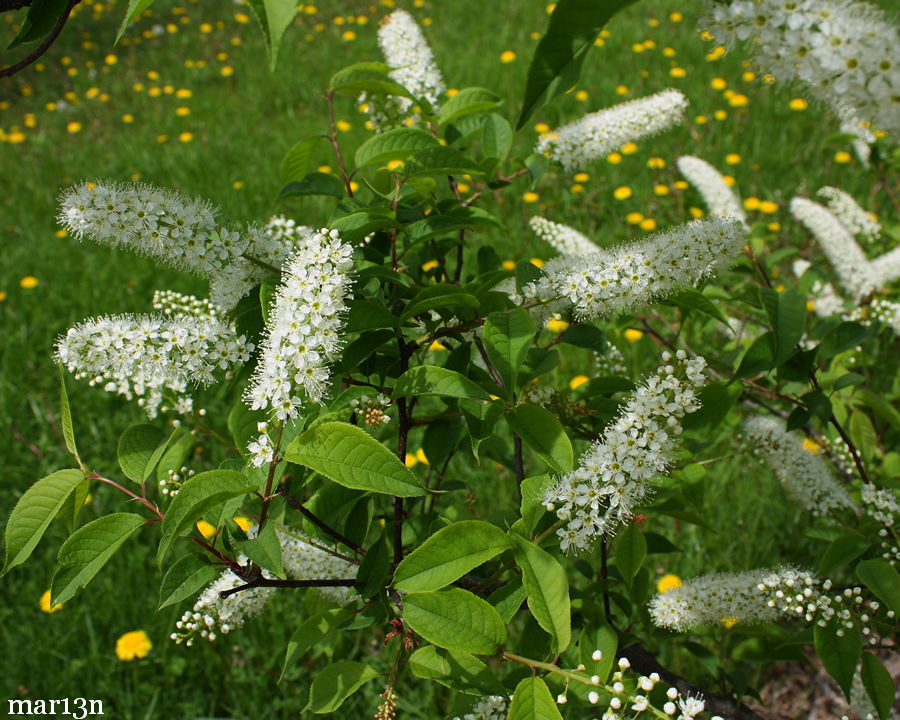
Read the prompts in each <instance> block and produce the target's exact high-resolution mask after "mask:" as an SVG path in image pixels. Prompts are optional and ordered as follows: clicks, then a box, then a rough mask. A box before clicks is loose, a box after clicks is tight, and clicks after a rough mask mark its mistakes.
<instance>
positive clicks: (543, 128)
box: [534, 122, 550, 134]
mask: <svg viewBox="0 0 900 720" xmlns="http://www.w3.org/2000/svg"><path fill="white" fill-rule="evenodd" d="M534 129H535V130H536V131H537V132H539V133H541V134H543V133H546V132H550V126H549V125H548V124H547V123H544V122H539V123H538V124H537V125H535V126H534Z"/></svg>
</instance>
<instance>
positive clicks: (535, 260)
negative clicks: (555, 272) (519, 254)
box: [528, 257, 544, 268]
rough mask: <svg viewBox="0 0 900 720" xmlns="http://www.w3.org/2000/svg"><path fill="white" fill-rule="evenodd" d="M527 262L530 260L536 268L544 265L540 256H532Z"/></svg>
mask: <svg viewBox="0 0 900 720" xmlns="http://www.w3.org/2000/svg"><path fill="white" fill-rule="evenodd" d="M528 262H530V263H531V264H532V265H534V266H535V267H536V268H542V267H544V261H543V260H541V259H540V258H536V257H534V258H531V259H530V260H529V261H528Z"/></svg>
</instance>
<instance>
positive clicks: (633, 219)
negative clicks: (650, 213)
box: [625, 212, 644, 225]
mask: <svg viewBox="0 0 900 720" xmlns="http://www.w3.org/2000/svg"><path fill="white" fill-rule="evenodd" d="M643 219H644V216H643V215H642V214H641V213H639V212H630V213H628V214H627V215H626V216H625V222H627V223H628V224H629V225H640V224H641V221H642V220H643Z"/></svg>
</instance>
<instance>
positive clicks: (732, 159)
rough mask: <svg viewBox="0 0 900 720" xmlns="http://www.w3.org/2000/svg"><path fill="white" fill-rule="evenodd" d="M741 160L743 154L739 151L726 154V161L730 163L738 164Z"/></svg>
mask: <svg viewBox="0 0 900 720" xmlns="http://www.w3.org/2000/svg"><path fill="white" fill-rule="evenodd" d="M740 161H741V156H740V155H738V154H737V153H728V154H727V155H726V156H725V162H726V163H727V164H728V165H737V164H738V163H739V162H740Z"/></svg>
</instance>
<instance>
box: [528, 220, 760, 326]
mask: <svg viewBox="0 0 900 720" xmlns="http://www.w3.org/2000/svg"><path fill="white" fill-rule="evenodd" d="M745 238H746V228H745V227H744V225H743V223H741V222H740V221H739V220H736V219H733V218H724V217H711V218H707V219H704V220H695V221H693V222H690V223H687V224H685V225H680V226H678V227H676V228H673V229H672V230H669V231H666V232H662V233H657V234H655V235H650V236H648V237H646V238H644V239H642V240H639V241H636V242H633V243H628V244H626V245H619V246H616V247H613V248H607V249H605V250H602V251H600V250H598V251H597V252H596V253H593V254H591V255H578V256H573V257H566V258H561V259H555V260H556V262H551V263H547V265H546V266H545V267H544V275H543V276H542V277H541V278H540V279H538V280H536V281H534V282H532V283H529V284H528V285H527V286H526V287H525V288H523V295H524V297H525V299H526V300H537V301H548V300H552V299H554V298H564V299H565V300H566V301H567V302H568V303H570V304H571V306H572V307H574V308H575V311H576V312H577V313H578V314H579V315H580V316H581V317H582V318H585V319H593V318H598V317H608V316H612V315H616V314H619V313H622V312H625V311H627V310H629V309H630V308H633V307H635V306H636V305H639V304H641V303H644V302H648V301H650V300H652V299H653V298H660V297H664V296H665V295H667V294H669V293H670V292H673V291H674V290H676V289H677V288H680V287H685V286H690V285H694V284H695V283H697V282H698V281H699V280H701V279H702V278H704V277H707V276H709V275H712V274H713V273H714V272H716V271H717V270H719V269H722V268H725V267H728V266H729V265H730V264H731V263H732V261H733V260H734V258H735V257H736V256H737V255H738V253H739V252H740V251H741V248H743V246H744V243H745V241H746V240H745ZM556 311H558V309H557V310H556Z"/></svg>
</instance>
